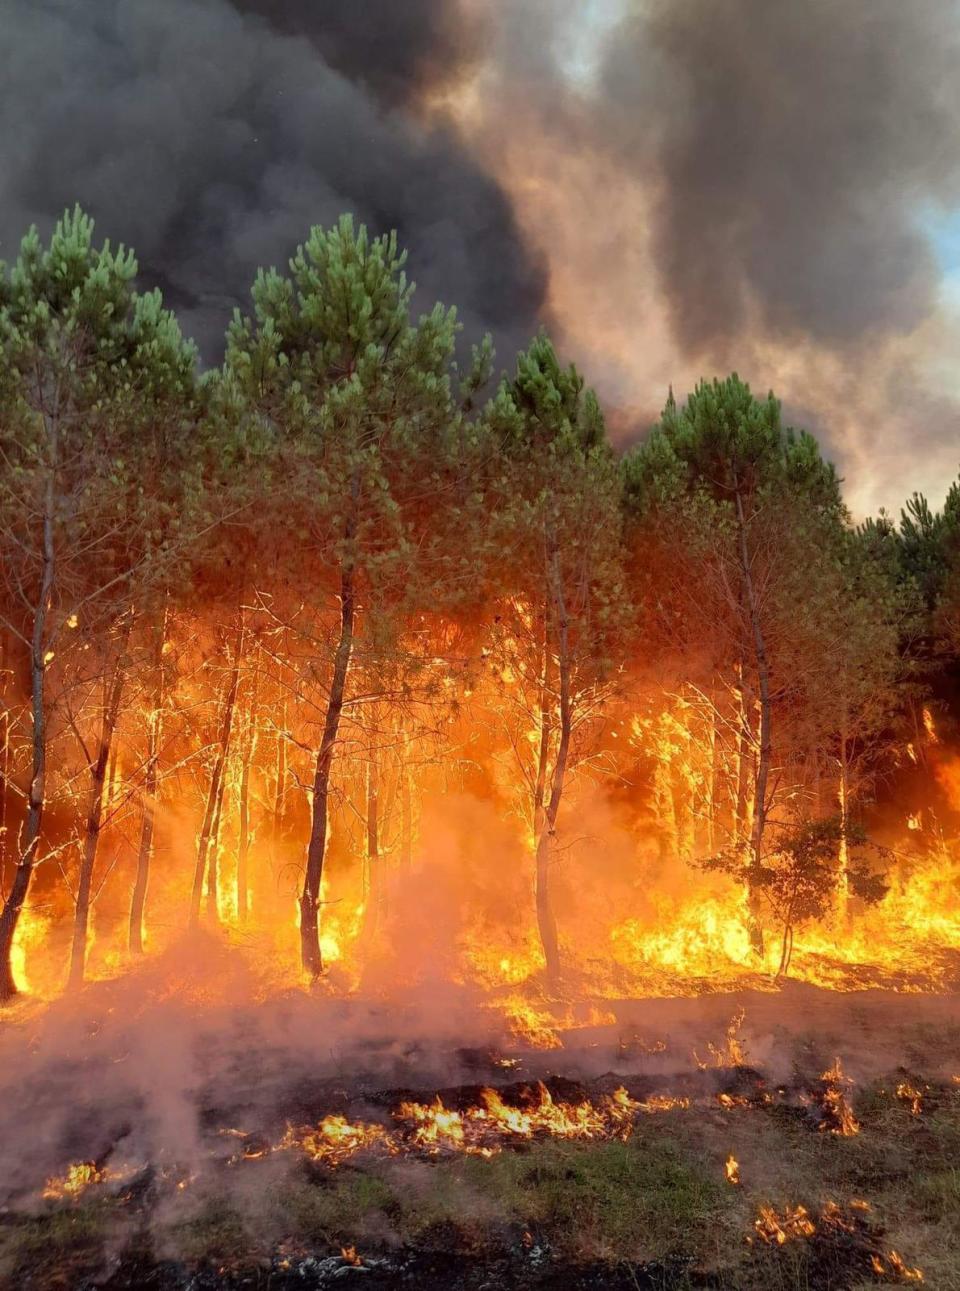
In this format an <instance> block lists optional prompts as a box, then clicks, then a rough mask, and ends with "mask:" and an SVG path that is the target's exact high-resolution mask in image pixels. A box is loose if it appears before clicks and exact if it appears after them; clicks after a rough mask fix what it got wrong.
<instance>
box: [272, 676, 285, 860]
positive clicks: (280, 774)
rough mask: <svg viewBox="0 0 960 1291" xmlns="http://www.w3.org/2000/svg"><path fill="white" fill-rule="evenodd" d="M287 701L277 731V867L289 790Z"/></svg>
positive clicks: (274, 840) (274, 837)
mask: <svg viewBox="0 0 960 1291" xmlns="http://www.w3.org/2000/svg"><path fill="white" fill-rule="evenodd" d="M286 728H287V701H286V700H284V701H283V703H282V704H281V706H280V728H279V730H278V731H277V765H276V776H277V783H276V790H275V792H274V797H273V829H272V831H271V836H272V850H273V863H274V866H276V864H277V862H278V858H279V855H280V842H281V840H282V838H283V812H284V804H285V801H286V789H287V740H286V734H285V732H286Z"/></svg>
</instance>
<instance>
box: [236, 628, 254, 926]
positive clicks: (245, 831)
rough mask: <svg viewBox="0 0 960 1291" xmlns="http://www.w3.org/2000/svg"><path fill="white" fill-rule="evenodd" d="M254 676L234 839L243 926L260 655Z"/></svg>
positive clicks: (247, 892)
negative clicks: (237, 831)
mask: <svg viewBox="0 0 960 1291" xmlns="http://www.w3.org/2000/svg"><path fill="white" fill-rule="evenodd" d="M256 658H257V663H256V666H255V669H254V674H253V683H252V689H251V694H250V706H249V711H248V714H247V721H246V727H245V732H244V735H245V738H244V741H243V751H242V765H241V769H240V787H239V792H240V820H239V837H238V839H237V918H238V919H239V920H240V922H241V923H244V922H246V919H247V916H248V915H249V913H250V842H251V831H250V772H251V769H252V767H253V760H254V758H255V757H256V752H257V711H258V700H259V692H260V665H259V658H260V656H259V654H258V655H257V656H256Z"/></svg>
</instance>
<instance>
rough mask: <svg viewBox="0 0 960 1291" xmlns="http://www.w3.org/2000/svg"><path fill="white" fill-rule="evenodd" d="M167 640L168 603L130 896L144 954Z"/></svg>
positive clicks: (132, 940)
mask: <svg viewBox="0 0 960 1291" xmlns="http://www.w3.org/2000/svg"><path fill="white" fill-rule="evenodd" d="M166 640H167V607H166V606H164V610H163V616H162V618H161V620H160V624H159V627H158V628H157V630H156V647H157V651H156V655H155V657H154V668H155V670H156V688H155V690H154V696H153V711H152V712H151V714H150V719H149V721H148V723H147V765H146V768H145V772H144V781H143V815H142V817H141V820H140V845H139V847H138V849H137V877H136V879H135V880H134V884H133V894H132V896H131V898H130V932H129V944H130V953H131V954H132V955H142V954H143V916H144V911H145V909H146V903H147V887H148V885H149V882H150V861H151V858H152V856H153V830H154V823H155V820H156V812H157V794H158V792H159V785H160V775H159V770H160V768H159V761H160V743H161V740H162V738H163V705H164V702H165V698H166V687H165V684H164V683H165V676H164V668H163V654H164V648H165V646H166Z"/></svg>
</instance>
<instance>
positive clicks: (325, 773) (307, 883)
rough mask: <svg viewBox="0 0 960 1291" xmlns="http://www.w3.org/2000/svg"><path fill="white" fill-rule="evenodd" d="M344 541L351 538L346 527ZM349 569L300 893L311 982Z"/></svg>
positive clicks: (351, 611) (350, 606)
mask: <svg viewBox="0 0 960 1291" xmlns="http://www.w3.org/2000/svg"><path fill="white" fill-rule="evenodd" d="M347 536H348V538H349V537H352V532H351V527H350V526H348V535H347ZM353 577H354V576H353V566H352V564H350V563H347V562H346V561H345V563H344V564H343V565H341V568H340V636H339V640H338V641H337V648H336V652H335V653H334V657H333V676H332V678H331V681H330V694H329V697H328V699H327V711H326V716H325V718H324V723H323V736H322V738H321V740H320V748H319V749H318V751H317V762H316V769H315V771H314V776H313V805H312V815H311V821H310V842H309V844H308V846H307V867H306V872H305V874H304V877H303V890H302V892H301V894H300V958H301V962H302V964H303V968H304V971H305V972H307V973H309V975H310V976H311V977H312V978H313V979H314V980H315V979H316V978H318V977H319V976H320V974H321V973H322V972H323V958H322V956H321V953H320V920H319V909H320V885H321V883H322V881H323V863H324V858H325V856H326V849H327V809H328V798H329V794H330V772H331V769H332V767H333V756H334V749H335V746H336V743H337V735H338V733H339V730H340V717H341V715H342V713H343V701H344V695H345V693H346V684H347V670H348V668H349V666H350V658H351V655H352V652H353V628H354V616H355V612H356V610H355V601H354V585H353Z"/></svg>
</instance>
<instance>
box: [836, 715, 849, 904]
mask: <svg viewBox="0 0 960 1291" xmlns="http://www.w3.org/2000/svg"><path fill="white" fill-rule="evenodd" d="M839 763H840V777H839V782H838V784H837V805H838V807H839V809H840V846H839V849H838V854H837V917H838V918H839V919H841V920H845V919H846V918H847V915H848V912H849V898H850V881H849V864H850V855H849V851H850V848H849V838H848V830H849V826H850V737H849V721H848V716H847V707H846V704H844V706H843V710H842V712H841V717H840V757H839Z"/></svg>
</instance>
